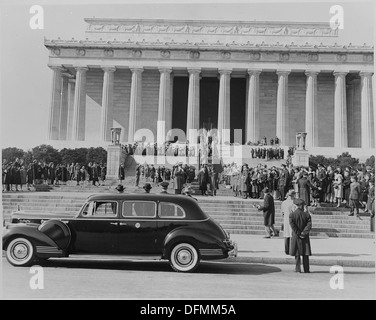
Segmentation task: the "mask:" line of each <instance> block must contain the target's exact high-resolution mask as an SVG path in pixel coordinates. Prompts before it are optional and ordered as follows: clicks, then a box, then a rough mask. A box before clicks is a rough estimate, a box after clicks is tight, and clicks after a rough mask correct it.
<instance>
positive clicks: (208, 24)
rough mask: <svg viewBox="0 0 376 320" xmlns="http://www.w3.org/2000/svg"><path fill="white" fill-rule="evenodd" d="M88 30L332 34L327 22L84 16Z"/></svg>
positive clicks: (237, 33)
mask: <svg viewBox="0 0 376 320" xmlns="http://www.w3.org/2000/svg"><path fill="white" fill-rule="evenodd" d="M85 21H86V22H87V23H88V26H87V31H88V32H96V33H98V32H101V33H102V32H104V33H118V32H121V33H164V34H201V35H271V36H299V37H310V36H312V37H313V36H321V37H335V36H337V35H338V29H334V28H331V27H330V26H329V23H328V24H326V23H312V24H309V23H300V24H299V23H288V22H286V23H283V22H274V23H262V22H257V21H251V22H242V21H226V22H223V21H176V20H152V19H150V20H132V19H129V20H116V19H95V18H93V19H85Z"/></svg>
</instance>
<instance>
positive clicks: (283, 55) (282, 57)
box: [279, 52, 290, 62]
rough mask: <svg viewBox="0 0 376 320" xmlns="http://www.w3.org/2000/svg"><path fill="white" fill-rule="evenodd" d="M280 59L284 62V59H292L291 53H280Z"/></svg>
mask: <svg viewBox="0 0 376 320" xmlns="http://www.w3.org/2000/svg"><path fill="white" fill-rule="evenodd" d="M279 60H280V61H282V62H284V61H289V60H290V54H288V53H286V52H283V53H280V54H279Z"/></svg>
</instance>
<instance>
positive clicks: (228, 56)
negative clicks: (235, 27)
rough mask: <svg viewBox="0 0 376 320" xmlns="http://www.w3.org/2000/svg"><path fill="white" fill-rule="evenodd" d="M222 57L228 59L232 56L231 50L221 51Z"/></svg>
mask: <svg viewBox="0 0 376 320" xmlns="http://www.w3.org/2000/svg"><path fill="white" fill-rule="evenodd" d="M221 57H222V59H226V60H228V59H230V58H231V52H229V51H223V52H221Z"/></svg>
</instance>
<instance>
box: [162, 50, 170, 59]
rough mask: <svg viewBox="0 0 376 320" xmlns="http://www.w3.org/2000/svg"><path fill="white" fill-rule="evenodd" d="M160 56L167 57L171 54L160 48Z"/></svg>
mask: <svg viewBox="0 0 376 320" xmlns="http://www.w3.org/2000/svg"><path fill="white" fill-rule="evenodd" d="M161 56H162V58H169V57H170V56H171V52H170V51H169V50H162V51H161Z"/></svg>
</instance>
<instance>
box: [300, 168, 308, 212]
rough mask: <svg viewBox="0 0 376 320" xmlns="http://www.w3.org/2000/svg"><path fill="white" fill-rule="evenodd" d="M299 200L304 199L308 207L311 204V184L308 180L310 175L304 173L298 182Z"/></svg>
mask: <svg viewBox="0 0 376 320" xmlns="http://www.w3.org/2000/svg"><path fill="white" fill-rule="evenodd" d="M298 190H299V199H302V200H303V201H304V202H305V203H306V204H307V205H310V204H311V198H310V193H311V184H310V182H309V180H308V173H307V172H304V173H303V176H302V177H301V178H300V179H299V180H298Z"/></svg>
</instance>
